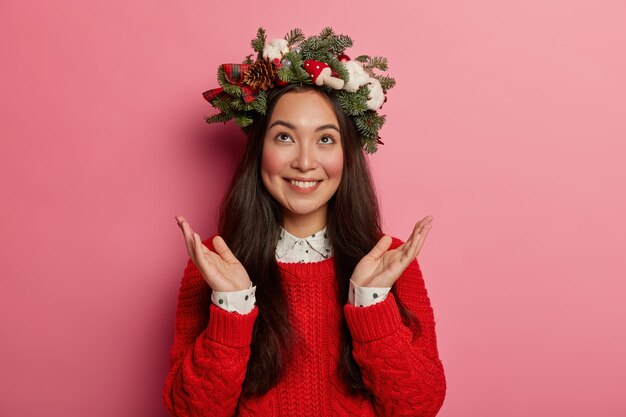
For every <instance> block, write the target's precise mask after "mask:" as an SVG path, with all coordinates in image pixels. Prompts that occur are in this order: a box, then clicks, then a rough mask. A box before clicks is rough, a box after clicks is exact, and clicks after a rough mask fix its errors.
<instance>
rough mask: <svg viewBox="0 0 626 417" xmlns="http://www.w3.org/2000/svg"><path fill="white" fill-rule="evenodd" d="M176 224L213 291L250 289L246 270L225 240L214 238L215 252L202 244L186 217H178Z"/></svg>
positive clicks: (190, 255) (188, 250) (191, 256)
mask: <svg viewBox="0 0 626 417" xmlns="http://www.w3.org/2000/svg"><path fill="white" fill-rule="evenodd" d="M176 222H177V223H178V227H180V229H181V230H182V232H183V235H184V237H185V243H186V245H187V252H189V257H190V258H191V259H192V260H193V262H194V263H195V264H196V266H197V267H198V269H199V270H200V272H201V273H202V276H203V277H204V280H205V281H206V282H207V284H209V286H210V287H211V289H212V290H213V291H239V290H245V289H248V288H250V286H251V285H252V283H251V281H250V278H249V277H248V273H247V272H246V269H245V268H244V267H243V265H242V264H241V263H240V262H239V261H238V260H237V258H235V255H233V253H232V252H231V251H230V249H229V248H228V245H226V242H224V239H222V238H221V237H220V236H215V237H214V238H213V242H212V243H213V248H214V249H215V252H214V251H212V250H210V249H209V248H207V247H206V246H205V245H204V244H203V243H202V240H201V239H200V235H198V234H197V233H196V232H194V231H193V229H192V228H191V226H190V225H189V223H188V222H187V220H185V218H184V217H182V216H176Z"/></svg>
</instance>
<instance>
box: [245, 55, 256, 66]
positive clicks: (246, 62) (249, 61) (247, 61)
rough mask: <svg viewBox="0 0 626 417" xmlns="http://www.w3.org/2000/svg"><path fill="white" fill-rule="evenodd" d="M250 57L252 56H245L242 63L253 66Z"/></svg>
mask: <svg viewBox="0 0 626 417" xmlns="http://www.w3.org/2000/svg"><path fill="white" fill-rule="evenodd" d="M252 55H254V54H250V55H246V58H245V59H244V60H243V63H244V64H248V65H251V64H253V63H254V61H252Z"/></svg>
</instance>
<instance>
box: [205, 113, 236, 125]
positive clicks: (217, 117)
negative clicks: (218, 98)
mask: <svg viewBox="0 0 626 417" xmlns="http://www.w3.org/2000/svg"><path fill="white" fill-rule="evenodd" d="M230 119H232V116H230V115H228V114H226V113H217V114H214V115H213V116H207V117H205V118H204V120H205V121H206V122H207V123H219V122H223V123H226V122H227V121H229V120H230Z"/></svg>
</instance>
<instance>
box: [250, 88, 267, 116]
mask: <svg viewBox="0 0 626 417" xmlns="http://www.w3.org/2000/svg"><path fill="white" fill-rule="evenodd" d="M250 105H251V107H252V108H251V110H254V111H256V112H257V113H259V114H260V115H265V111H266V110H267V94H266V93H265V91H259V94H257V96H256V98H255V99H254V101H253V102H252V103H250Z"/></svg>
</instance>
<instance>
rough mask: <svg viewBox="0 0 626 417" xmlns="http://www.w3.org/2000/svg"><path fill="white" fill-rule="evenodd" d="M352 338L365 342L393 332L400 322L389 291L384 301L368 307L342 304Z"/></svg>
mask: <svg viewBox="0 0 626 417" xmlns="http://www.w3.org/2000/svg"><path fill="white" fill-rule="evenodd" d="M343 313H344V315H345V316H346V321H347V322H348V328H349V329H350V333H351V334H352V339H353V340H354V341H357V342H367V341H372V340H377V339H382V338H383V337H385V336H388V335H390V334H392V333H395V332H396V330H397V329H398V327H399V326H400V325H401V324H402V319H401V317H400V311H399V310H398V305H397V304H396V299H395V297H394V295H393V294H392V293H391V292H390V293H389V294H387V298H385V300H384V301H382V302H380V303H378V304H374V305H371V306H368V307H356V306H353V305H350V304H346V305H344V306H343Z"/></svg>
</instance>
